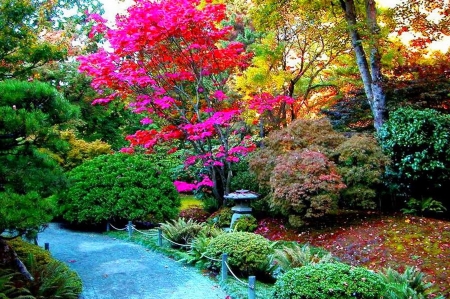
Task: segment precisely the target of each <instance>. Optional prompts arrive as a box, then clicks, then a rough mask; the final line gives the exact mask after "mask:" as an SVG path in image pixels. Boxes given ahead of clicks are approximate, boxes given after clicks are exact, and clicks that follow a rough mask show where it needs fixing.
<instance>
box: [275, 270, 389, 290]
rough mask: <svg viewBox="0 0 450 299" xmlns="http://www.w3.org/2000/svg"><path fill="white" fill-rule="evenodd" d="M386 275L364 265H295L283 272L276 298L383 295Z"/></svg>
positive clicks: (277, 286) (277, 283)
mask: <svg viewBox="0 0 450 299" xmlns="http://www.w3.org/2000/svg"><path fill="white" fill-rule="evenodd" d="M384 292H385V285H384V283H383V280H382V278H381V277H380V276H379V275H377V274H375V273H373V272H371V271H369V270H367V269H365V268H361V267H351V266H349V265H346V264H342V263H324V264H317V265H308V266H304V267H300V268H295V269H293V270H290V271H288V272H286V273H285V274H284V275H282V276H281V277H280V278H279V279H278V280H277V282H276V283H275V287H274V294H273V297H272V299H293V298H295V299H348V298H352V297H355V298H364V299H370V298H373V299H379V298H383V294H384Z"/></svg>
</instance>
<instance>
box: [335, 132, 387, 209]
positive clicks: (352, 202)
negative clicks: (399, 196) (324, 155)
mask: <svg viewBox="0 0 450 299" xmlns="http://www.w3.org/2000/svg"><path fill="white" fill-rule="evenodd" d="M336 154H337V155H338V156H339V159H338V170H339V173H340V174H341V176H342V179H343V181H344V183H345V185H346V186H347V188H345V189H343V190H342V191H341V202H340V206H341V207H345V208H357V209H361V208H362V209H374V208H376V207H377V204H376V200H377V195H378V191H379V190H380V189H381V187H382V186H383V182H382V176H383V174H384V170H385V166H386V165H388V163H389V158H388V157H387V156H385V155H384V154H383V152H382V150H381V147H380V146H379V145H378V143H377V140H376V139H375V138H373V137H371V136H369V135H364V134H357V135H353V136H352V137H351V138H350V139H348V140H346V141H345V142H344V143H342V144H341V145H339V146H338V147H337V149H336Z"/></svg>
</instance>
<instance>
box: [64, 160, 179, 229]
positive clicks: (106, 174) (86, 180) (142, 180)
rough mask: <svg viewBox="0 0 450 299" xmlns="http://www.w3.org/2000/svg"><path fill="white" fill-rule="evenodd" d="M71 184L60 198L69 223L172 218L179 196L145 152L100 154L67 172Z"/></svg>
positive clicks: (65, 217) (174, 214)
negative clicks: (138, 153)
mask: <svg viewBox="0 0 450 299" xmlns="http://www.w3.org/2000/svg"><path fill="white" fill-rule="evenodd" d="M68 178H69V180H70V184H71V185H70V187H69V189H68V191H67V192H66V193H65V194H64V196H63V197H62V198H61V199H60V205H61V207H62V209H61V215H62V216H63V217H64V219H66V220H68V221H71V222H78V223H81V222H90V223H100V222H102V221H106V220H141V219H151V220H152V221H153V222H162V221H164V220H167V219H172V218H175V217H176V216H177V214H178V207H179V206H180V198H179V195H178V193H177V191H176V190H175V186H174V185H173V183H172V181H171V179H170V178H169V177H168V176H167V175H166V174H165V173H164V172H162V171H161V170H159V169H156V168H155V167H153V163H152V162H151V160H149V159H148V158H147V156H146V155H128V154H114V155H103V156H99V157H96V158H94V159H92V160H89V161H86V162H84V163H83V164H81V165H80V166H78V167H75V168H74V169H72V170H71V171H70V172H69V173H68Z"/></svg>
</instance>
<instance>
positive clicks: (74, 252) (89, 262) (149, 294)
mask: <svg viewBox="0 0 450 299" xmlns="http://www.w3.org/2000/svg"><path fill="white" fill-rule="evenodd" d="M38 241H39V244H40V245H41V246H43V245H44V244H45V243H49V247H50V252H51V253H52V256H53V257H54V258H56V259H58V260H60V261H63V262H65V263H66V264H68V265H69V267H70V268H71V269H73V270H75V271H76V272H78V274H79V275H80V277H81V279H82V280H83V293H82V294H81V297H80V299H175V298H176V299H179V298H183V299H216V298H221V299H224V298H226V293H225V292H224V291H223V290H222V289H221V288H220V286H219V285H218V284H217V283H216V282H214V281H212V280H211V279H210V278H208V277H205V276H204V275H202V274H201V273H200V272H199V271H197V270H196V269H195V268H189V267H185V266H183V264H180V263H178V262H176V261H174V260H172V259H170V258H168V257H166V256H164V255H161V254H159V253H155V252H152V251H150V250H148V249H145V248H143V247H142V246H139V245H136V244H132V243H128V242H126V241H122V240H118V239H115V238H111V237H109V236H106V235H102V234H99V233H91V232H78V231H72V230H67V229H64V228H62V227H61V226H60V225H59V224H57V223H51V224H50V226H49V227H48V228H47V229H46V230H45V231H44V232H42V233H39V240H38Z"/></svg>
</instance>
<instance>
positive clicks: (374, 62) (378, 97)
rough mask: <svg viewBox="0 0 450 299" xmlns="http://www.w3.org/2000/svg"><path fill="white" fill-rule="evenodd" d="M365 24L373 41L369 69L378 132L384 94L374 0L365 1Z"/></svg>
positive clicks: (384, 98)
mask: <svg viewBox="0 0 450 299" xmlns="http://www.w3.org/2000/svg"><path fill="white" fill-rule="evenodd" d="M365 7H366V18H367V24H368V26H369V30H370V33H371V36H372V37H373V40H372V41H371V44H370V45H371V46H370V69H371V74H372V84H371V87H372V96H373V99H372V113H373V118H374V126H375V129H376V130H377V132H378V130H379V129H380V128H381V126H382V125H383V123H384V121H385V120H386V94H385V91H384V88H383V75H382V74H381V55H380V52H379V50H378V49H379V42H378V41H379V38H378V37H379V34H380V28H379V26H378V24H377V9H376V3H375V0H366V1H365Z"/></svg>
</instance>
